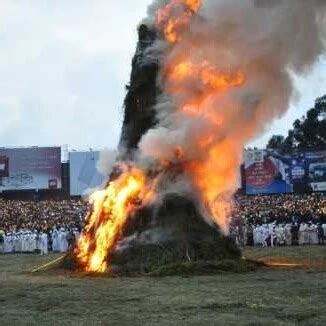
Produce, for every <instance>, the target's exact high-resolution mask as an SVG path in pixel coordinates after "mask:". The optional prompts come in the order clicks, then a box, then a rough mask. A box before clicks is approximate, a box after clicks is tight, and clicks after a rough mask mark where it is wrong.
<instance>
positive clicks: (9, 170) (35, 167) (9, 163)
mask: <svg viewBox="0 0 326 326" xmlns="http://www.w3.org/2000/svg"><path fill="white" fill-rule="evenodd" d="M0 178H1V182H0V191H7V190H33V189H60V188H61V148H60V147H32V148H0Z"/></svg>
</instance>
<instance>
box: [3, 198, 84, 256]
mask: <svg viewBox="0 0 326 326" xmlns="http://www.w3.org/2000/svg"><path fill="white" fill-rule="evenodd" d="M87 210H88V205H87V204H86V203H85V202H84V201H82V200H73V199H72V200H61V201H51V200H48V201H20V200H4V199H0V247H2V250H1V248H0V251H2V252H4V253H25V252H26V253H27V252H37V251H40V252H41V254H47V253H48V250H51V251H53V252H66V251H67V250H68V248H69V246H70V245H71V243H72V242H73V241H74V240H75V239H76V238H77V237H78V236H79V234H80V231H81V229H82V225H83V220H84V217H85V215H86V212H87Z"/></svg>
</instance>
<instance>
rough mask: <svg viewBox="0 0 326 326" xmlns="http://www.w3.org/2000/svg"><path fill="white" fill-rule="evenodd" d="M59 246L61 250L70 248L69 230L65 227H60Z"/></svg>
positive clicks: (65, 250)
mask: <svg viewBox="0 0 326 326" xmlns="http://www.w3.org/2000/svg"><path fill="white" fill-rule="evenodd" d="M59 246H60V247H59V248H60V250H59V251H60V252H67V250H68V241H67V232H66V231H65V229H64V228H61V229H60V232H59Z"/></svg>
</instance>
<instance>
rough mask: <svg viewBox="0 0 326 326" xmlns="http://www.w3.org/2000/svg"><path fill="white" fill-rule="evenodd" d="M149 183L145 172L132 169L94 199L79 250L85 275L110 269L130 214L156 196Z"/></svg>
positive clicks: (79, 242)
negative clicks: (109, 261) (108, 265)
mask: <svg viewBox="0 0 326 326" xmlns="http://www.w3.org/2000/svg"><path fill="white" fill-rule="evenodd" d="M146 181H147V180H146V176H145V175H144V173H143V172H142V171H141V170H139V169H137V168H134V167H133V168H129V169H127V170H126V171H124V172H123V173H122V174H121V175H120V176H119V177H118V179H116V180H114V181H111V182H110V183H109V185H108V186H107V187H106V188H105V189H104V190H102V191H97V192H95V193H94V194H93V195H92V197H91V201H92V204H93V209H92V211H91V212H90V213H89V214H88V216H87V218H86V227H85V230H84V233H83V234H82V236H81V237H80V238H79V240H78V243H77V246H76V249H75V254H76V256H77V258H78V260H79V262H80V263H81V265H82V266H83V267H84V269H85V271H89V272H104V271H105V270H106V269H107V262H108V259H109V258H110V254H111V253H112V251H113V249H114V248H115V245H116V243H117V241H118V240H119V237H120V233H121V232H122V230H123V227H124V226H125V225H126V223H127V221H128V218H129V217H130V214H131V213H132V212H133V211H135V210H136V209H137V208H139V207H140V205H143V204H145V203H148V202H149V201H150V199H151V198H152V195H153V192H152V191H151V190H150V188H149V186H148V185H147V183H146Z"/></svg>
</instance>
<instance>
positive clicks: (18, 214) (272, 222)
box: [0, 193, 326, 254]
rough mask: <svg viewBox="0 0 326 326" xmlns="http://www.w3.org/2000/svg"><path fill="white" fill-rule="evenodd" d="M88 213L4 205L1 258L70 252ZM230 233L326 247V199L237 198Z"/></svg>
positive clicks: (83, 207)
mask: <svg viewBox="0 0 326 326" xmlns="http://www.w3.org/2000/svg"><path fill="white" fill-rule="evenodd" d="M88 209H89V206H88V204H87V203H85V202H84V201H82V200H74V199H71V200H61V201H20V200H4V199H0V247H2V252H4V253H17V252H18V253H21V252H35V251H40V252H41V253H42V254H46V253H47V252H48V250H51V251H54V252H66V251H67V250H68V248H69V246H70V245H71V244H72V242H73V241H75V239H76V238H78V236H79V234H80V232H81V231H82V226H83V221H84V217H85V215H86V213H87V210H88ZM230 233H231V236H233V237H234V239H235V241H236V242H237V243H238V244H239V245H240V246H245V245H255V246H274V245H304V244H324V240H325V235H326V194H320V193H319V194H318V193H316V194H307V195H273V196H236V197H235V205H234V212H233V222H232V224H231V230H230ZM0 251H1V248H0Z"/></svg>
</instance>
